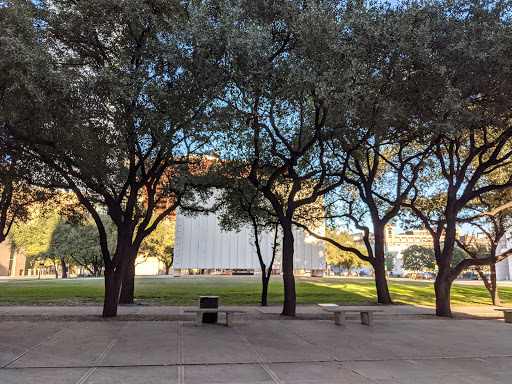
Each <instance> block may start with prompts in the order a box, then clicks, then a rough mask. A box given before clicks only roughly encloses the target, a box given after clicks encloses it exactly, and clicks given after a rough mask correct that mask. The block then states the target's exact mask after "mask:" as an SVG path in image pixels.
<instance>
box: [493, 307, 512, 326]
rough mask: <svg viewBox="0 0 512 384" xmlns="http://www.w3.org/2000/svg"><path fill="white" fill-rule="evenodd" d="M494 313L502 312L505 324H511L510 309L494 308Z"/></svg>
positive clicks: (511, 314)
mask: <svg viewBox="0 0 512 384" xmlns="http://www.w3.org/2000/svg"><path fill="white" fill-rule="evenodd" d="M495 311H502V312H503V316H504V317H505V323H512V308H496V309H495Z"/></svg>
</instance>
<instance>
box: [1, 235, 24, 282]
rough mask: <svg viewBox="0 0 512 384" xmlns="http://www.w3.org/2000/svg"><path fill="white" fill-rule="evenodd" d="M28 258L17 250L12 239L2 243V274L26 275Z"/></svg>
mask: <svg viewBox="0 0 512 384" xmlns="http://www.w3.org/2000/svg"><path fill="white" fill-rule="evenodd" d="M26 274H27V272H26V258H25V255H24V254H23V253H21V252H16V251H15V250H14V248H13V247H12V243H11V242H10V240H5V241H4V242H2V243H0V276H25V275H26Z"/></svg>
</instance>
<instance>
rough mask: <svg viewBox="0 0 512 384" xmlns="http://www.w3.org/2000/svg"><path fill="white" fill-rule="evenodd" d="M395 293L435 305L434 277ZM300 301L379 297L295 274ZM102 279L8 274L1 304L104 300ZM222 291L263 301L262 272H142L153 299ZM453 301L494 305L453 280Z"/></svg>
mask: <svg viewBox="0 0 512 384" xmlns="http://www.w3.org/2000/svg"><path fill="white" fill-rule="evenodd" d="M389 290H390V293H391V298H392V299H393V301H394V302H396V303H404V304H415V305H428V306H434V298H435V296H434V286H433V283H432V282H419V281H418V282H417V281H412V280H405V279H404V280H390V281H389ZM296 291H297V303H298V304H317V303H337V304H363V303H367V304H369V303H375V302H376V291H375V285H374V282H373V280H372V279H363V278H361V279H358V278H339V277H324V278H311V277H302V276H301V277H296ZM103 292H104V288H103V279H65V280H62V279H59V280H25V281H17V280H9V281H7V282H1V283H0V305H1V304H3V305H26V304H27V305H34V304H35V305H48V304H56V305H76V304H88V303H97V304H101V303H102V301H103ZM499 292H500V297H501V300H502V303H503V304H504V305H510V304H512V288H511V287H502V288H500V289H499ZM207 295H215V296H219V300H220V303H221V305H258V304H259V301H260V298H261V278H260V277H259V276H183V277H180V278H137V279H135V297H136V299H137V301H138V302H145V303H147V304H150V305H197V303H198V296H207ZM268 302H269V305H280V304H282V302H283V283H282V278H281V276H273V277H272V278H271V280H270V286H269V294H268ZM452 305H491V299H490V296H489V293H488V292H487V290H486V289H485V287H484V286H483V284H482V286H474V285H454V286H453V288H452Z"/></svg>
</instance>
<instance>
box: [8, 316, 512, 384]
mask: <svg viewBox="0 0 512 384" xmlns="http://www.w3.org/2000/svg"><path fill="white" fill-rule="evenodd" d="M244 308H245V309H246V311H247V315H245V316H238V317H237V316H235V327H232V328H228V327H226V326H224V325H222V324H223V321H224V317H223V316H222V315H220V316H219V317H220V319H219V323H218V324H204V325H203V326H202V327H201V328H197V327H195V325H194V321H193V316H190V317H185V316H184V315H182V314H181V311H182V310H183V309H184V307H183V308H180V307H144V306H130V307H120V314H121V316H120V318H121V319H122V318H123V316H126V317H127V318H129V319H130V321H124V320H117V321H108V320H102V319H101V318H100V317H99V316H98V315H99V314H100V313H101V308H99V307H0V383H2V384H11V383H34V384H38V383H52V384H53V383H56V384H59V383H76V384H85V383H91V384H92V383H123V384H131V383H187V384H189V383H201V384H202V383H253V384H255V383H260V384H263V383H266V384H268V383H303V384H304V383H315V384H320V383H322V384H328V383H355V384H359V383H361V384H363V383H365V384H366V383H386V384H387V383H398V384H401V383H415V384H421V383H438V382H443V383H448V384H450V383H454V384H458V383H510V382H512V324H507V323H504V322H503V320H502V319H501V318H500V319H498V320H497V319H496V318H489V317H488V316H491V315H493V316H494V317H497V316H499V314H497V313H496V312H494V311H493V310H492V309H493V307H476V308H475V307H473V308H475V309H471V308H472V307H464V308H465V312H460V313H461V316H462V317H461V318H462V319H457V320H453V319H437V318H433V317H431V315H432V313H433V309H432V308H420V307H413V306H392V307H387V306H385V307H382V308H383V309H384V312H383V313H382V314H381V316H380V317H379V315H376V316H375V322H374V325H373V326H365V325H362V324H360V322H359V321H358V320H357V319H356V317H353V318H350V317H349V320H348V322H347V325H346V326H343V327H340V326H336V325H334V322H333V320H332V318H331V316H332V314H328V313H324V312H323V311H322V309H321V308H319V307H298V311H297V312H298V316H297V317H298V319H299V320H289V319H282V318H281V317H280V316H279V315H278V313H279V312H280V309H281V308H280V307H267V308H261V307H244ZM477 308H479V311H480V314H478V313H476V314H475V313H474V312H475V311H477ZM491 311H492V312H491ZM463 315H465V316H467V317H469V316H471V317H474V319H465V318H464V316H463ZM147 316H154V318H157V319H158V318H159V316H167V317H168V318H169V319H172V318H176V320H165V321H145V320H144V319H146V317H147ZM324 316H325V317H324ZM308 317H311V318H314V319H309V318H308ZM47 318H49V319H50V320H47ZM77 319H78V320H80V321H76V320H77ZM84 319H85V320H86V321H84ZM300 319H302V320H300ZM88 320H93V321H88Z"/></svg>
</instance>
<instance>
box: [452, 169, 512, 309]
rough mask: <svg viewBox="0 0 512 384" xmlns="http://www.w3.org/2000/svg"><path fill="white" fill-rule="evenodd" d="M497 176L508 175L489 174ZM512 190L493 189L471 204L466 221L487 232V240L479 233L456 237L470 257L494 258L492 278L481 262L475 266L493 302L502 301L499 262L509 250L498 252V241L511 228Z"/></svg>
mask: <svg viewBox="0 0 512 384" xmlns="http://www.w3.org/2000/svg"><path fill="white" fill-rule="evenodd" d="M496 177H498V178H503V177H506V176H505V175H503V174H501V173H500V174H494V175H493V174H490V175H489V176H488V178H490V179H491V180H492V179H493V178H496ZM511 192H512V191H511V190H510V189H507V190H506V191H494V192H491V193H488V194H486V195H485V196H479V197H478V199H477V200H476V201H474V202H473V203H472V205H471V206H470V207H468V211H469V212H468V214H467V217H466V218H465V219H464V221H466V222H468V221H469V222H470V223H471V225H472V226H474V227H475V228H477V229H478V230H479V231H481V233H482V234H483V235H484V237H483V239H485V240H487V241H486V242H484V243H481V242H479V239H478V238H477V237H476V236H465V237H464V238H463V239H460V240H459V239H458V240H457V244H458V245H459V247H461V248H462V249H464V251H466V253H467V254H468V255H469V256H470V257H472V258H474V259H484V258H490V259H491V263H490V264H489V269H490V278H489V279H488V278H487V276H486V274H485V273H484V271H483V270H482V267H481V266H479V265H477V266H475V269H476V271H477V272H478V274H479V275H480V278H481V279H482V281H483V282H484V285H485V287H486V288H487V290H488V291H489V293H490V295H491V300H492V303H493V305H500V303H501V301H500V296H499V292H498V284H497V281H496V280H497V279H496V263H498V262H499V261H501V260H504V259H506V258H507V257H508V256H509V254H510V253H507V252H504V253H503V254H501V255H498V254H497V251H498V245H499V242H500V241H501V239H502V238H503V236H505V235H506V233H507V232H509V231H510V228H511V224H512V220H511V219H512V217H511V215H512V209H511V208H510V202H511V196H510V193H511Z"/></svg>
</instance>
